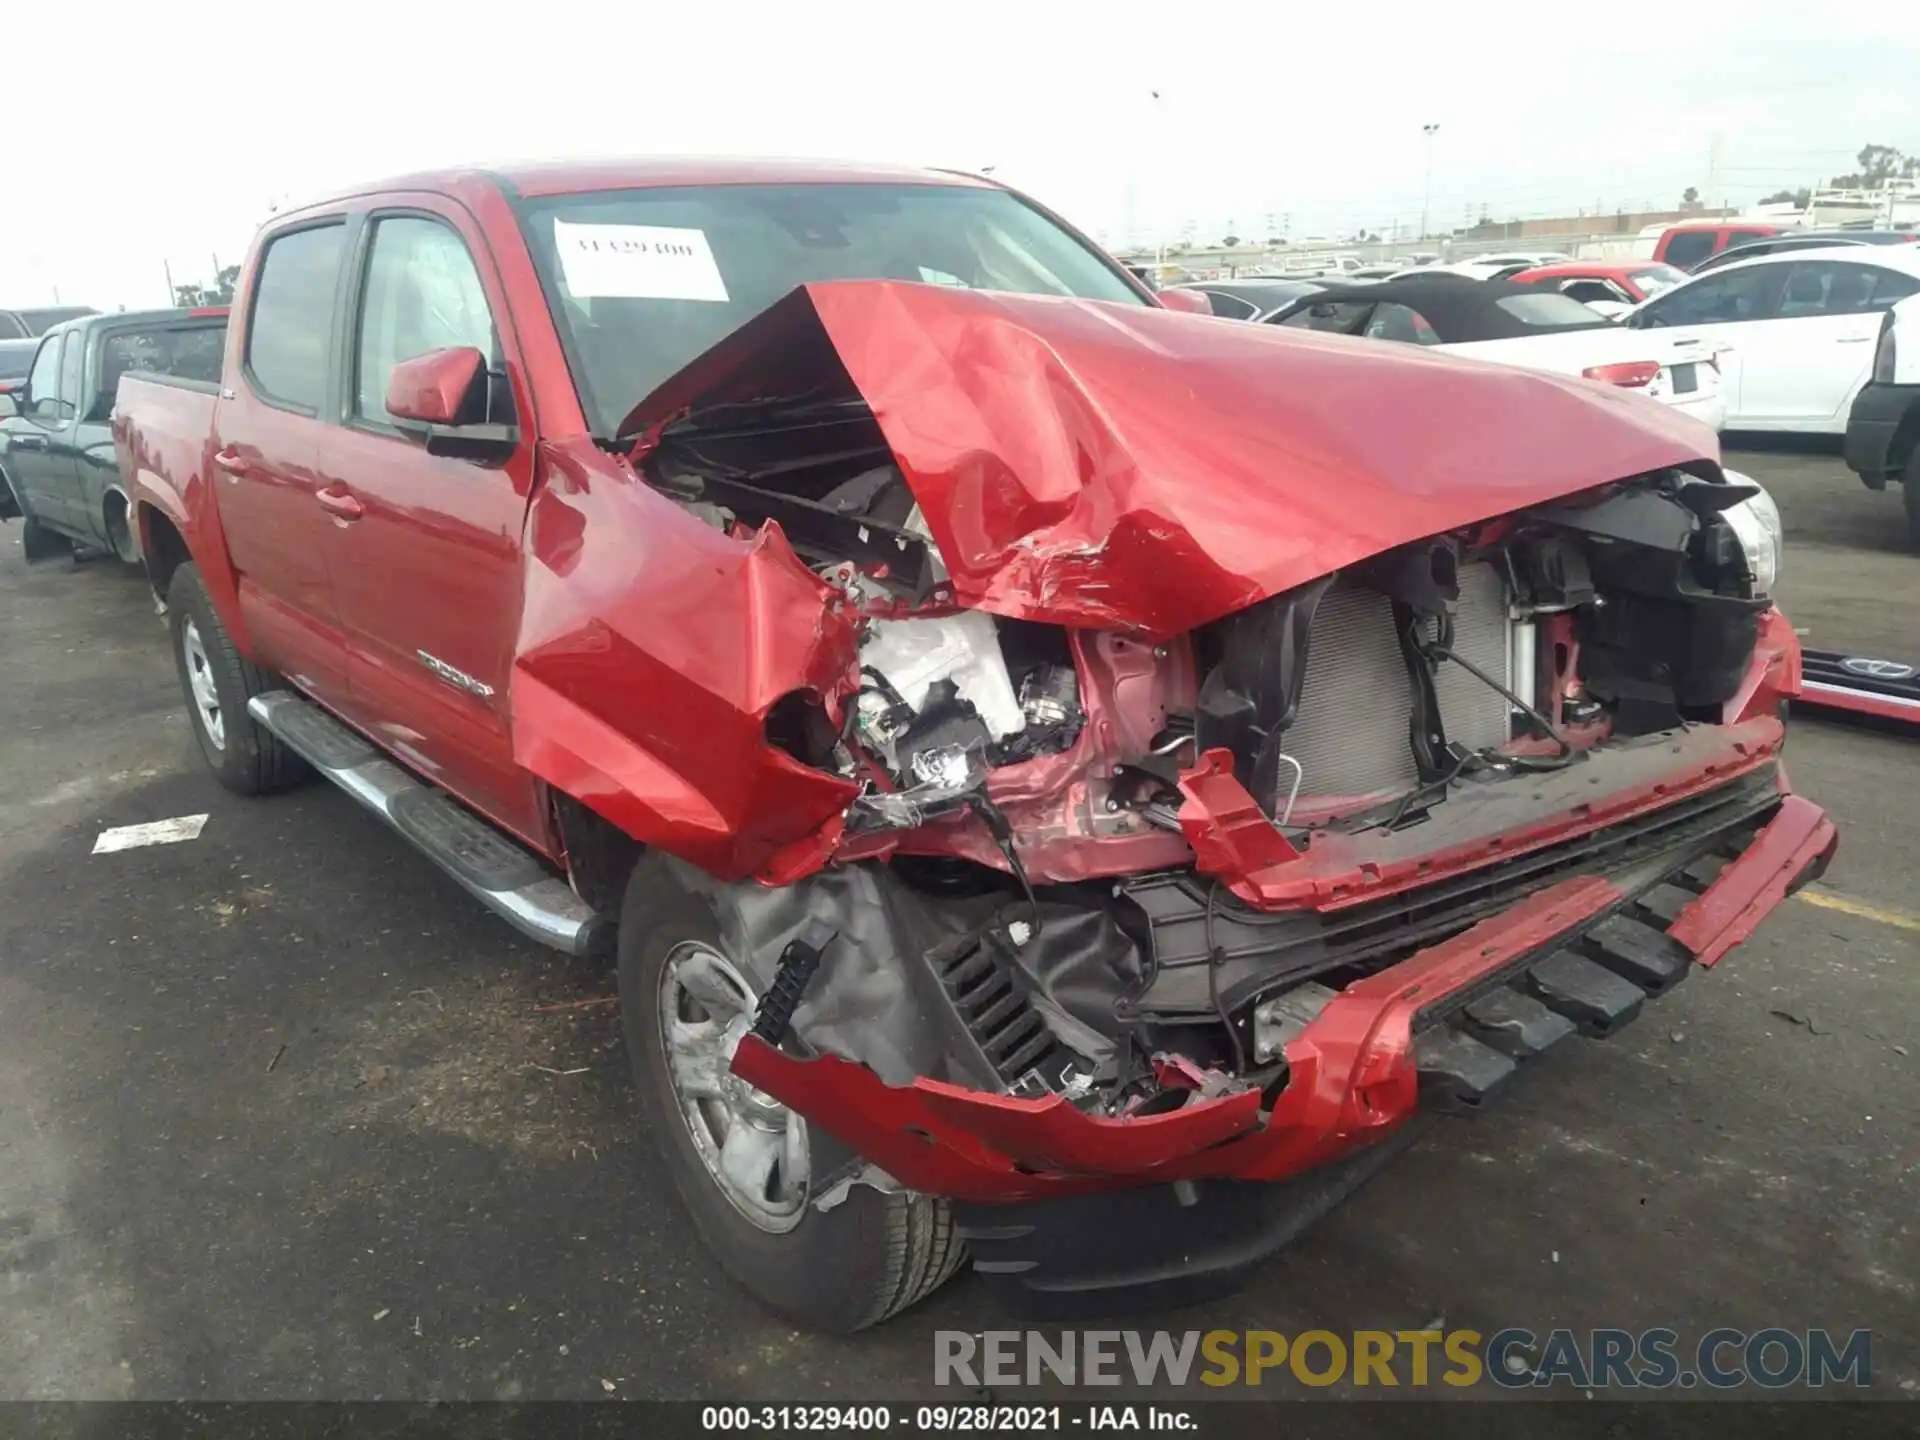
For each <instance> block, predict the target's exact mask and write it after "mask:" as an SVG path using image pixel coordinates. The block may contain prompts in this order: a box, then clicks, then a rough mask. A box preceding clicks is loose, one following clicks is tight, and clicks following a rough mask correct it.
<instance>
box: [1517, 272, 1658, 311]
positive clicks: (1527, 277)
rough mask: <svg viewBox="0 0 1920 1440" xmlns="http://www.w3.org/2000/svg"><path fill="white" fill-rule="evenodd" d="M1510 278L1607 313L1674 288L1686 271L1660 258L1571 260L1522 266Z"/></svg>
mask: <svg viewBox="0 0 1920 1440" xmlns="http://www.w3.org/2000/svg"><path fill="white" fill-rule="evenodd" d="M1508 278H1509V279H1510V280H1512V281H1513V283H1514V284H1516V285H1539V286H1541V287H1543V288H1545V289H1549V290H1558V291H1559V292H1560V293H1561V294H1562V295H1566V296H1570V297H1571V298H1572V299H1575V300H1578V301H1580V303H1581V304H1583V305H1591V306H1593V307H1594V308H1596V309H1598V310H1599V311H1600V313H1601V314H1603V315H1604V314H1615V313H1618V312H1619V311H1621V310H1625V309H1627V308H1628V307H1629V306H1632V305H1638V304H1639V303H1640V302H1641V301H1642V300H1651V299H1652V298H1653V297H1654V296H1656V295H1658V294H1659V293H1660V292H1661V291H1662V290H1671V289H1672V288H1673V287H1674V286H1675V285H1678V284H1679V283H1680V282H1681V281H1682V280H1685V279H1686V278H1687V272H1686V271H1684V270H1676V269H1675V268H1674V267H1673V266H1671V265H1665V264H1662V263H1661V262H1659V261H1657V260H1569V261H1566V262H1565V263H1563V264H1559V265H1539V266H1536V267H1535V268H1533V269H1531V270H1522V271H1521V272H1520V273H1519V274H1517V275H1512V276H1509V277H1508ZM1609 307H1611V308H1609Z"/></svg>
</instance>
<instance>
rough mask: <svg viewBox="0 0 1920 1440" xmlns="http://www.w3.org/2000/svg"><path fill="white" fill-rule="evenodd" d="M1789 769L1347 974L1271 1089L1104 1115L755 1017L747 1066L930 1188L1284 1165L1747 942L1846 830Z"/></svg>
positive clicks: (989, 1194) (1359, 1141) (1024, 1187)
mask: <svg viewBox="0 0 1920 1440" xmlns="http://www.w3.org/2000/svg"><path fill="white" fill-rule="evenodd" d="M1775 775H1776V781H1777V783H1778V784H1779V786H1780V787H1781V789H1780V791H1779V792H1778V793H1779V794H1780V798H1779V800H1778V803H1777V804H1771V805H1770V806H1769V807H1768V808H1767V811H1766V813H1764V814H1762V815H1760V816H1758V817H1755V818H1754V819H1753V820H1751V821H1749V822H1747V823H1745V824H1743V825H1742V826H1740V827H1738V828H1735V829H1732V830H1727V831H1722V832H1719V833H1718V834H1716V835H1715V836H1713V837H1712V838H1711V840H1710V841H1708V842H1705V843H1703V844H1697V845H1693V846H1691V847H1690V848H1688V849H1686V850H1684V851H1681V852H1678V853H1675V852H1666V853H1664V854H1662V855H1661V856H1660V857H1659V858H1658V860H1657V861H1643V862H1640V864H1639V867H1638V869H1636V870H1633V871H1631V872H1630V873H1625V872H1623V873H1620V874H1614V875H1599V874H1587V875H1576V876H1571V877H1569V878H1566V879H1562V880H1559V881H1558V882H1557V883H1550V884H1546V885H1545V886H1544V888H1540V889H1537V890H1535V891H1534V892H1533V893H1531V894H1529V895H1528V896H1527V897H1526V898H1524V899H1522V900H1520V901H1519V902H1518V903H1516V904H1513V905H1511V906H1510V907H1509V908H1507V909H1506V910H1505V911H1504V912H1503V913H1500V914H1497V915H1494V916H1492V917H1491V918H1487V919H1483V920H1481V921H1480V922H1479V923H1478V924H1475V925H1473V926H1471V928H1468V929H1465V930H1462V931H1460V932H1459V933H1456V934H1453V935H1451V936H1450V937H1449V938H1446V939H1443V940H1440V941H1439V942H1438V943H1434V944H1430V945H1427V946H1426V947H1425V948H1422V949H1419V950H1417V951H1415V952H1414V953H1413V954H1412V955H1410V956H1408V957H1407V958H1405V959H1403V960H1401V961H1400V962H1399V963H1397V964H1394V965H1391V966H1390V967H1389V968H1386V969H1383V970H1379V971H1377V972H1376V973H1373V974H1370V975H1368V976H1367V977H1366V978H1364V979H1361V980H1357V981H1355V982H1354V983H1352V984H1350V985H1348V986H1347V987H1346V988H1345V989H1344V990H1341V991H1340V992H1339V993H1338V994H1337V995H1336V996H1335V997H1334V998H1333V999H1332V1000H1331V1001H1329V1002H1328V1004H1327V1005H1326V1007H1325V1008H1324V1009H1323V1010H1321V1011H1320V1013H1319V1015H1318V1016H1317V1017H1316V1018H1315V1019H1313V1020H1312V1021H1311V1023H1309V1024H1308V1025H1307V1026H1306V1027H1305V1028H1304V1029H1303V1030H1302V1031H1300V1032H1299V1033H1298V1034H1297V1035H1296V1036H1294V1038H1293V1039H1292V1040H1291V1041H1290V1042H1289V1043H1288V1044H1287V1045H1286V1048H1285V1058H1286V1061H1287V1067H1288V1073H1287V1076H1286V1080H1285V1084H1284V1086H1283V1087H1282V1088H1280V1090H1279V1091H1278V1094H1277V1095H1273V1096H1271V1097H1270V1098H1271V1103H1270V1105H1269V1099H1268V1097H1263V1094H1262V1092H1260V1091H1257V1090H1243V1091H1239V1092H1236V1093H1232V1094H1227V1095H1222V1096H1219V1097H1217V1098H1212V1099H1207V1098H1200V1097H1199V1096H1198V1094H1197V1092H1196V1095H1195V1098H1193V1099H1191V1100H1189V1101H1188V1103H1186V1104H1185V1105H1184V1106H1182V1107H1181V1108H1179V1109H1177V1110H1173V1111H1171V1112H1169V1113H1162V1114H1155V1115H1150V1116H1135V1117H1124V1118H1106V1117H1101V1116H1095V1115H1089V1114H1087V1113H1085V1112H1083V1111H1082V1110H1080V1109H1077V1108H1076V1107H1075V1106H1073V1105H1072V1104H1070V1103H1069V1102H1068V1101H1066V1100H1065V1099H1063V1098H1061V1097H1059V1096H1050V1097H1046V1098H1042V1099H1026V1098H1018V1097H1014V1096H1011V1095H1004V1094H994V1093H988V1092H986V1091H982V1090H973V1089H968V1088H964V1087H961V1086H956V1085H951V1084H946V1083H943V1082H940V1081H935V1080H929V1079H924V1078H922V1079H917V1080H915V1081H914V1082H913V1083H912V1084H910V1085H901V1086H890V1085H887V1084H885V1083H884V1082H883V1081H881V1080H880V1079H879V1077H878V1076H876V1075H875V1074H874V1073H873V1072H872V1071H871V1070H868V1069H867V1068H865V1067H864V1066H861V1065H857V1064H854V1063H852V1062H850V1061H847V1060H844V1059H841V1058H839V1057H837V1056H832V1055H827V1056H822V1057H819V1058H817V1059H800V1058H796V1057H793V1056H790V1055H787V1054H784V1053H782V1052H780V1051H778V1050H775V1049H773V1048H772V1047H770V1046H768V1045H766V1044H764V1043H762V1042H761V1041H759V1040H758V1039H756V1038H753V1037H751V1036H750V1037H748V1038H747V1039H746V1040H745V1041H743V1042H742V1043H741V1045H740V1047H739V1049H738V1050H737V1051H736V1053H735V1056H734V1059H733V1071H734V1073H735V1074H737V1075H739V1076H740V1077H741V1078H742V1079H744V1080H746V1081H748V1082H749V1083H750V1084H752V1085H754V1086H756V1087H758V1088H759V1089H761V1090H763V1091H765V1092H766V1093H768V1094H769V1095H771V1096H773V1097H775V1098H776V1099H778V1100H780V1101H781V1102H782V1103H783V1104H785V1105H787V1106H789V1107H791V1108H792V1109H794V1110H795V1111H797V1112H798V1113H800V1114H802V1115H804V1116H805V1117H806V1118H807V1120H808V1122H809V1123H810V1124H814V1125H817V1126H819V1127H820V1128H821V1129H822V1130H824V1131H826V1132H827V1133H829V1134H831V1135H833V1136H834V1137H835V1138H836V1139H838V1140H840V1141H841V1142H842V1143H844V1144H845V1145H847V1146H848V1147H850V1148H851V1149H852V1150H854V1151H855V1152H857V1153H858V1154H859V1155H860V1156H862V1157H863V1158H864V1159H865V1160H867V1161H868V1162H870V1163H872V1164H873V1165H876V1166H878V1167H879V1168H880V1169H882V1170H884V1171H885V1172H887V1174H888V1175H890V1176H892V1177H893V1178H894V1179H895V1180H896V1181H898V1182H899V1183H900V1184H901V1185H902V1186H904V1187H906V1188H908V1189H911V1190H917V1191H921V1192H924V1193H928V1194H935V1195H945V1196H950V1197H954V1198H956V1199H961V1200H968V1201H977V1202H986V1203H1006V1202H1013V1201H1028V1200H1043V1199H1049V1198H1056V1197H1065V1196H1071V1195H1080V1194H1087V1193H1091V1192H1094V1191H1100V1190H1111V1189H1120V1188H1129V1187H1138V1186H1149V1185H1158V1184H1161V1183H1164V1182H1170V1181H1176V1180H1183V1179H1204V1178H1221V1179H1236V1180H1258V1181H1275V1180H1281V1179H1284V1178H1286V1177H1289V1176H1293V1175H1296V1174H1299V1173H1300V1172H1302V1171H1306V1170H1309V1169H1311V1168H1313V1167H1315V1166H1319V1165H1323V1164H1325V1163H1327V1162H1329V1161H1333V1160H1336V1159H1339V1158H1341V1157H1343V1156H1346V1155H1348V1154H1350V1153H1351V1152H1353V1151H1355V1150H1357V1149H1359V1148H1360V1147H1363V1146H1366V1145H1369V1144H1373V1143H1376V1142H1378V1141H1380V1140H1381V1139H1383V1138H1385V1137H1387V1136H1389V1135H1391V1134H1393V1133H1394V1132H1396V1131H1397V1130H1398V1129H1399V1128H1400V1127H1401V1126H1402V1125H1403V1124H1404V1123H1405V1122H1406V1121H1407V1120H1408V1119H1409V1118H1410V1117H1411V1116H1412V1115H1414V1114H1415V1113H1416V1111H1418V1110H1420V1109H1421V1108H1422V1107H1423V1104H1424V1105H1425V1106H1426V1107H1427V1108H1471V1107H1473V1106H1476V1105H1478V1104H1479V1103H1481V1101H1482V1100H1484V1099H1485V1098H1486V1097H1487V1096H1488V1095H1489V1094H1491V1093H1492V1092H1493V1091H1495V1090H1496V1089H1498V1088H1499V1087H1500V1086H1501V1085H1502V1084H1504V1082H1505V1081H1506V1080H1507V1079H1508V1078H1510V1076H1511V1075H1512V1074H1513V1073H1514V1072H1515V1071H1516V1069H1518V1068H1520V1067H1521V1066H1523V1065H1524V1064H1525V1063H1526V1062H1527V1061H1528V1060H1529V1059H1530V1058H1532V1056H1534V1055H1535V1054H1537V1053H1538V1052H1539V1051H1540V1050H1541V1049H1544V1048H1545V1047H1546V1046H1548V1045H1550V1044H1554V1043H1557V1042H1558V1041H1560V1040H1561V1039H1563V1038H1565V1037H1566V1036H1568V1035H1570V1034H1572V1033H1574V1031H1575V1030H1579V1031H1582V1032H1584V1033H1587V1034H1590V1035H1606V1034H1610V1033H1612V1031H1613V1030H1614V1029H1616V1028H1618V1026H1620V1025H1621V1024H1624V1023H1626V1021H1628V1020H1630V1019H1632V1018H1633V1016H1634V1015H1635V1014H1636V1013H1637V1012H1638V1010H1639V1009H1640V1007H1641V1005H1642V1004H1643V1003H1644V1002H1645V1001H1646V1000H1647V999H1648V998H1650V997H1651V996H1655V995H1658V994H1660V993H1663V992H1664V991H1665V990H1666V989H1668V988H1671V986H1672V985H1674V984H1677V983H1678V982H1679V981H1680V980H1681V979H1683V978H1684V977H1685V976H1686V975H1687V974H1688V973H1689V972H1690V971H1691V968H1692V966H1693V965H1695V964H1700V965H1712V964H1713V963H1715V962H1716V961H1718V960H1719V959H1720V958H1721V957H1722V956H1723V955H1725V954H1726V952H1727V951H1728V950H1729V949H1731V948H1732V947H1733V946H1734V945H1736V944H1738V943H1739V942H1740V941H1741V940H1743V939H1745V938H1746V937H1747V936H1748V935H1749V934H1751V933H1752V932H1753V929H1754V927H1755V926H1756V925H1758V924H1759V922H1760V920H1761V919H1763V918H1764V917H1765V916H1766V915H1767V914H1768V913H1769V912H1770V911H1771V910H1772V909H1773V908H1774V907H1775V906H1777V905H1778V904H1780V902H1781V901H1782V900H1783V899H1784V898H1785V897H1786V896H1787V895H1788V894H1789V893H1791V891H1792V890H1793V889H1795V888H1798V886H1800V885H1802V884H1805V883H1806V882H1807V881H1809V880H1811V879H1813V878H1815V877H1817V876H1818V875H1819V874H1820V873H1821V872H1822V871H1823V870H1824V869H1825V867H1826V864H1827V862H1828V860H1829V859H1830V858H1831V856H1832V854H1833V851H1834V848H1835V845H1836V835H1835V831H1834V827H1833V825H1832V823H1831V822H1830V821H1829V820H1828V819H1827V817H1826V815H1825V814H1824V813H1823V812H1822V811H1821V810H1820V809H1819V808H1818V807H1817V806H1815V805H1813V804H1812V803H1811V802H1809V801H1807V800H1805V799H1802V798H1800V797H1798V796H1794V795H1790V794H1785V793H1784V780H1783V779H1780V778H1779V777H1778V772H1777V771H1776V772H1775ZM1649 865H1651V866H1652V867H1653V868H1652V869H1651V870H1649V869H1648V866H1649Z"/></svg>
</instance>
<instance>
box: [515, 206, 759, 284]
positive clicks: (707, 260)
mask: <svg viewBox="0 0 1920 1440" xmlns="http://www.w3.org/2000/svg"><path fill="white" fill-rule="evenodd" d="M553 244H554V248H555V249H556V250H557V251H559V254H560V273H561V274H562V275H563V276H565V277H566V281H567V289H568V290H569V291H571V292H572V293H573V295H574V296H575V297H576V298H578V299H582V300H588V299H593V298H596V297H600V296H605V297H607V298H609V299H625V300H720V301H724V300H726V298H727V285H726V282H725V281H724V280H722V279H721V278H720V267H719V266H718V265H716V264H715V263H714V259H713V247H712V246H710V245H708V244H707V232H706V231H704V230H684V229H679V228H676V227H674V226H671V225H571V224H568V223H567V222H566V221H565V220H555V221H554V222H553Z"/></svg>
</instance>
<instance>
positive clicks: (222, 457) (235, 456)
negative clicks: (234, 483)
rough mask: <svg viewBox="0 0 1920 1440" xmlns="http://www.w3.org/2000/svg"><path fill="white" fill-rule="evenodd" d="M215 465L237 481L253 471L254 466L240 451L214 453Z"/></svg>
mask: <svg viewBox="0 0 1920 1440" xmlns="http://www.w3.org/2000/svg"><path fill="white" fill-rule="evenodd" d="M213 463H214V464H215V465H217V466H219V467H220V468H221V469H222V470H224V471H226V472H227V474H229V475H231V476H232V477H233V478H234V479H236V480H238V479H239V478H240V477H241V476H242V475H245V474H246V473H247V472H248V471H249V470H251V469H253V466H252V464H251V463H250V462H249V461H248V460H247V459H246V457H244V456H243V455H241V453H240V452H239V451H238V450H216V451H214V452H213Z"/></svg>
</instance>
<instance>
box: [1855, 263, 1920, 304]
mask: <svg viewBox="0 0 1920 1440" xmlns="http://www.w3.org/2000/svg"><path fill="white" fill-rule="evenodd" d="M1872 270H1873V295H1872V297H1871V298H1870V299H1869V300H1868V301H1867V308H1868V309H1869V310H1891V309H1892V308H1893V307H1894V306H1895V305H1897V304H1898V303H1899V302H1900V301H1902V300H1904V299H1906V298H1907V297H1908V296H1909V295H1920V279H1916V278H1915V277H1913V276H1912V275H1904V274H1902V273H1901V272H1900V271H1898V270H1882V269H1880V268H1879V267H1878V266H1874V267H1872Z"/></svg>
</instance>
